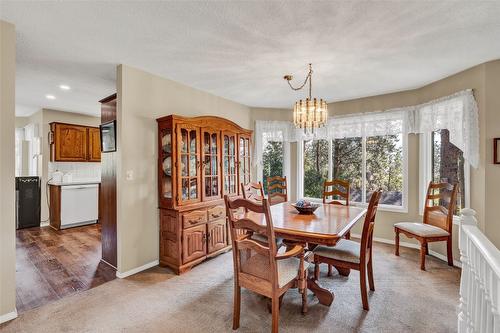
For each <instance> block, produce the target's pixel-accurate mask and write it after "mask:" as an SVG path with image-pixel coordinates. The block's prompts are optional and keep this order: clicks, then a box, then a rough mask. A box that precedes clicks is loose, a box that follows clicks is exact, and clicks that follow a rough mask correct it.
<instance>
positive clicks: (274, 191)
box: [266, 176, 288, 206]
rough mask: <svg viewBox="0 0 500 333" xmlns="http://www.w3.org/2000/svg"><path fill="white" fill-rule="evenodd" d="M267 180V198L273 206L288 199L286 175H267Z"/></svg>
mask: <svg viewBox="0 0 500 333" xmlns="http://www.w3.org/2000/svg"><path fill="white" fill-rule="evenodd" d="M266 182H267V198H268V199H269V204H270V205H271V206H272V205H276V204H279V203H282V202H287V201H288V189H287V183H286V176H285V177H281V176H275V177H267V179H266Z"/></svg>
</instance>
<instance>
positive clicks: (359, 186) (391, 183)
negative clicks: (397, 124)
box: [299, 134, 406, 210]
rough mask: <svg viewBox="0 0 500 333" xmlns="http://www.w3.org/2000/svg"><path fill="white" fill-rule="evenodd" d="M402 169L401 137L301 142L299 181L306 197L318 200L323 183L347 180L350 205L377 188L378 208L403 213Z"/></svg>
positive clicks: (403, 148)
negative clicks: (389, 208) (378, 190)
mask: <svg viewBox="0 0 500 333" xmlns="http://www.w3.org/2000/svg"><path fill="white" fill-rule="evenodd" d="M329 156H330V158H329ZM363 170H364V172H363ZM405 170H406V140H405V139H404V136H403V135H402V134H399V135H383V136H370V137H364V138H363V137H354V138H344V139H335V140H331V141H330V140H310V141H304V142H303V179H302V180H301V181H302V184H303V196H304V197H306V198H321V197H322V193H323V182H324V181H325V180H327V179H333V178H336V179H344V180H348V181H349V183H350V185H351V188H350V192H351V196H350V201H351V202H358V203H361V204H364V203H368V202H369V201H370V198H371V195H372V193H373V192H374V191H375V190H377V189H379V188H381V189H382V191H383V193H382V198H381V202H380V203H381V204H382V205H386V206H389V207H392V208H395V209H400V210H404V209H406V190H405V188H406V187H405V186H406V184H405V182H406V179H405V175H406V171H405ZM363 173H364V174H365V177H363ZM299 177H300V173H299Z"/></svg>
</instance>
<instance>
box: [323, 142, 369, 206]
mask: <svg viewBox="0 0 500 333" xmlns="http://www.w3.org/2000/svg"><path fill="white" fill-rule="evenodd" d="M332 142H333V147H332V177H331V178H332V179H344V180H348V181H349V183H350V187H351V188H350V192H351V195H350V200H351V201H352V202H361V201H362V200H363V176H362V171H363V150H362V148H363V142H362V139H361V138H346V139H336V140H333V141H332Z"/></svg>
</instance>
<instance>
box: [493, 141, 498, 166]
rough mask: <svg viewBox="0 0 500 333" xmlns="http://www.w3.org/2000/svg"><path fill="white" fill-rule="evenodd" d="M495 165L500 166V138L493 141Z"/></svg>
mask: <svg viewBox="0 0 500 333" xmlns="http://www.w3.org/2000/svg"><path fill="white" fill-rule="evenodd" d="M493 163H495V164H500V138H494V139H493Z"/></svg>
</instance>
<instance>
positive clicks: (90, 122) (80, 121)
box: [29, 109, 101, 221]
mask: <svg viewBox="0 0 500 333" xmlns="http://www.w3.org/2000/svg"><path fill="white" fill-rule="evenodd" d="M54 121H57V122H61V123H69V124H77V125H84V126H96V127H97V126H99V125H100V124H101V118H100V117H92V116H88V115H83V114H79V113H73V112H63V111H56V110H50V109H42V110H40V111H38V112H36V113H34V114H33V115H31V116H30V117H29V123H33V124H38V127H39V131H40V132H39V135H40V136H41V155H42V156H41V157H39V159H38V170H39V176H41V177H42V212H41V219H42V221H48V219H49V210H48V206H47V200H46V186H45V185H46V183H47V181H48V180H49V179H50V178H49V176H50V174H49V162H50V145H49V132H50V125H49V124H50V123H51V122H54ZM61 163H64V162H61ZM70 164H72V165H75V163H70ZM84 164H85V165H87V164H89V163H83V164H82V166H84ZM93 164H95V162H94V163H93ZM97 164H99V163H97ZM89 167H91V166H86V169H89ZM64 169H65V170H66V168H64ZM65 170H61V171H65Z"/></svg>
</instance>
